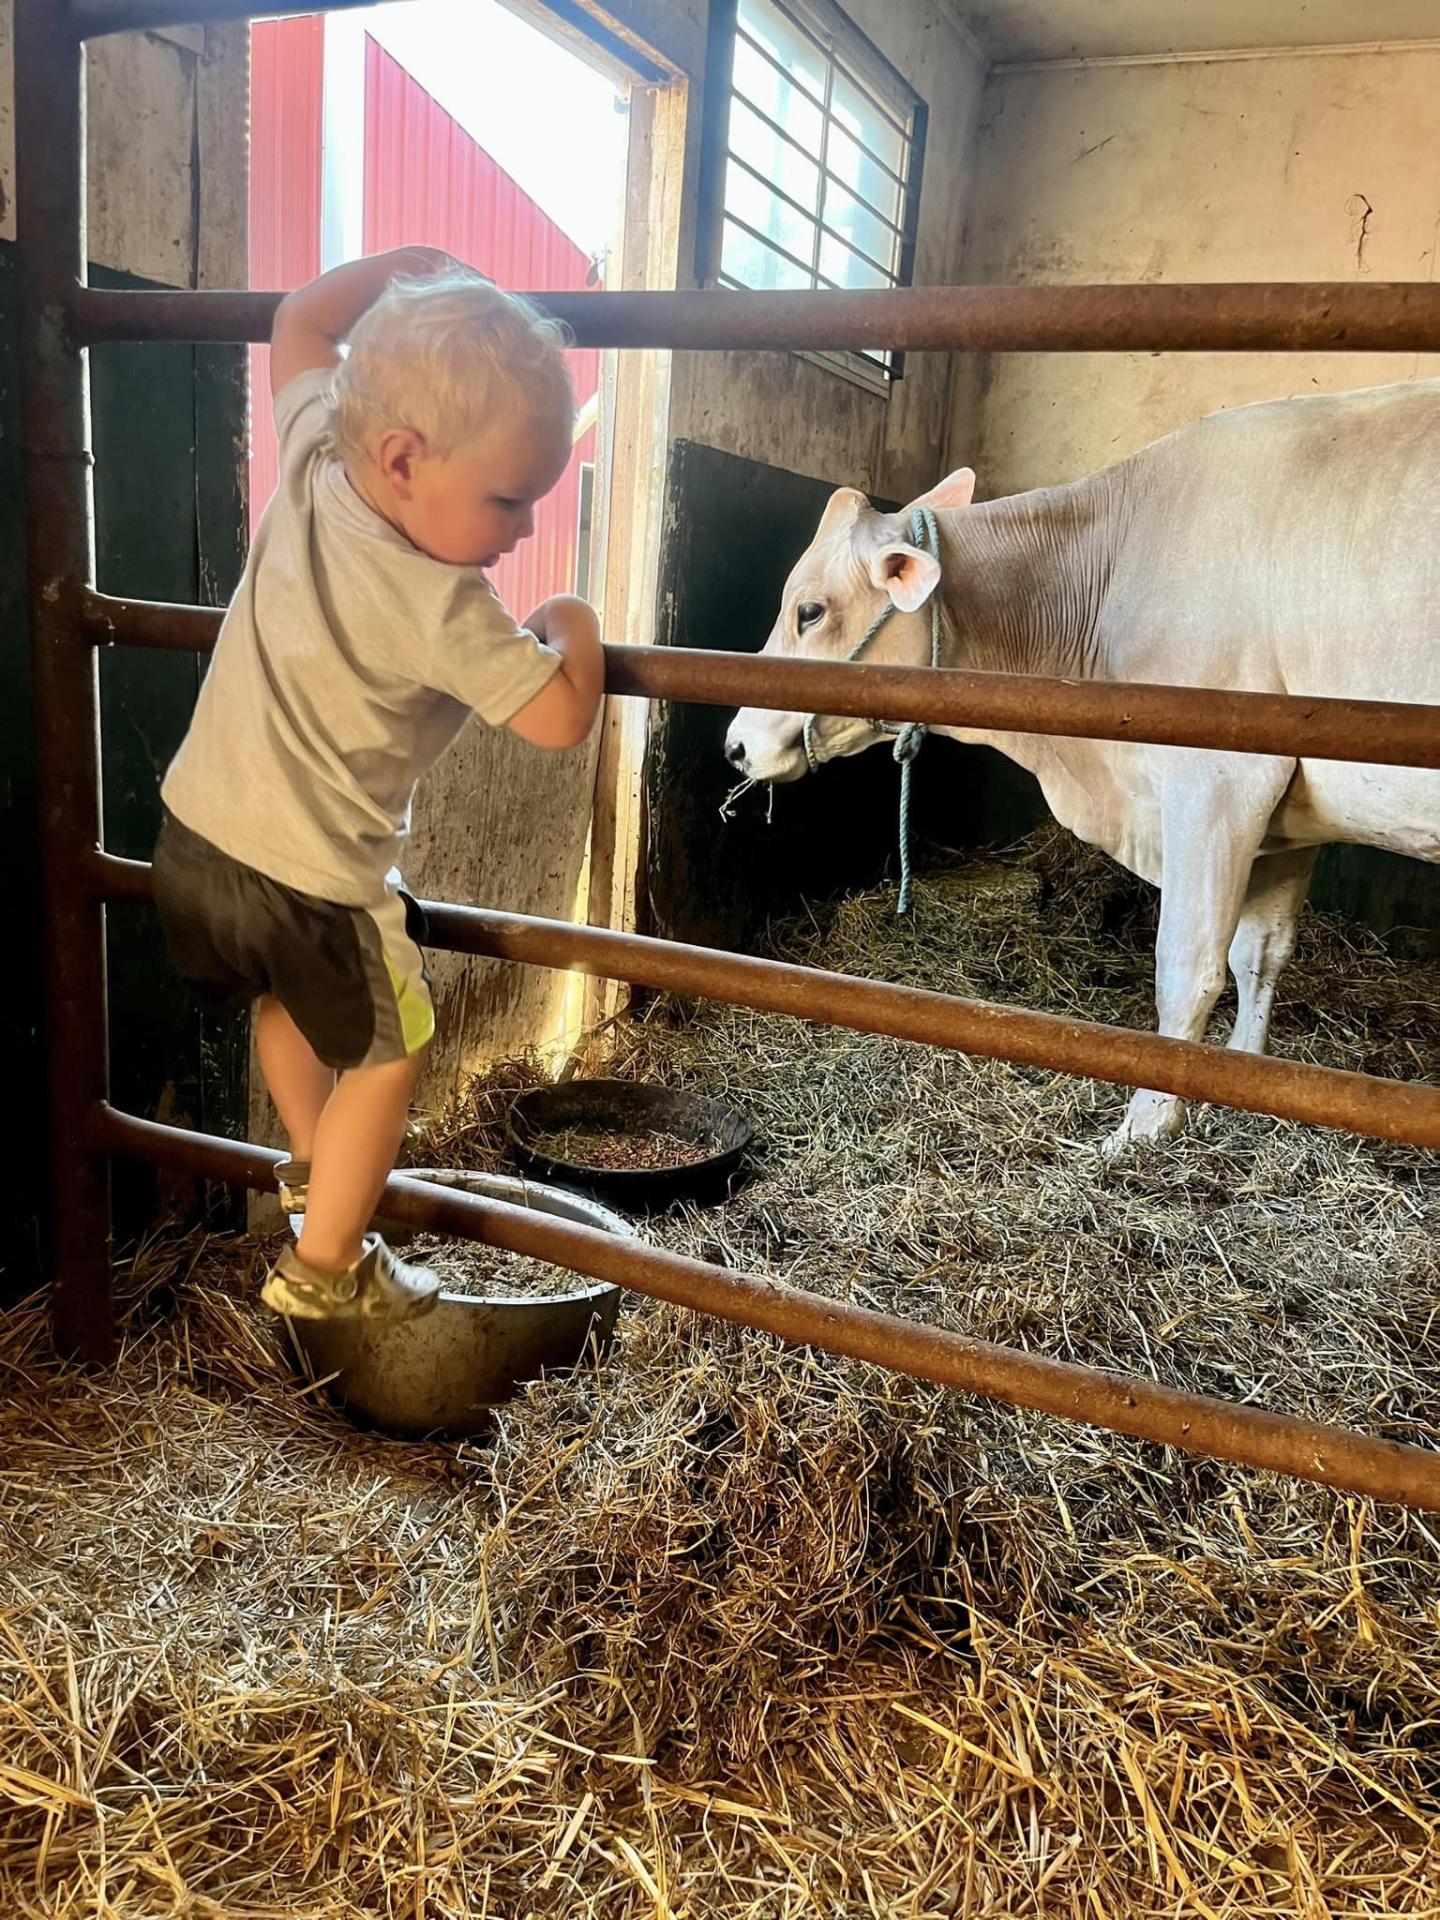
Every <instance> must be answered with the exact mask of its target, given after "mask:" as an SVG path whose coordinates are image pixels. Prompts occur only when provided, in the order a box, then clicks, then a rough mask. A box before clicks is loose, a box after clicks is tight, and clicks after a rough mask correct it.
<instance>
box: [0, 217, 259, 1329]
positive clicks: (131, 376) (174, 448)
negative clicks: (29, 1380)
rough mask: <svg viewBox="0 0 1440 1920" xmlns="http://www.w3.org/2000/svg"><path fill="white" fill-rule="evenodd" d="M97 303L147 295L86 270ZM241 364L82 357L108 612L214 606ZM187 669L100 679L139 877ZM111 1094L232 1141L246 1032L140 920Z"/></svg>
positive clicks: (117, 957)
mask: <svg viewBox="0 0 1440 1920" xmlns="http://www.w3.org/2000/svg"><path fill="white" fill-rule="evenodd" d="M92 277H93V279H94V281H95V282H96V284H100V285H106V286H139V285H146V284H153V283H148V282H142V281H138V280H135V279H133V278H130V277H128V276H125V275H119V274H114V273H107V272H106V271H104V270H103V269H100V268H95V269H93V270H92ZM15 304H16V303H15V259H14V250H13V248H10V247H0V344H3V348H4V353H3V358H0V369H3V371H0V686H3V693H4V698H3V701H0V762H3V767H4V776H3V786H0V803H3V809H4V820H3V825H4V830H5V835H6V841H7V844H8V845H9V846H10V848H11V849H12V868H11V871H12V874H13V875H14V876H15V880H16V884H17V888H18V898H17V900H16V903H15V906H16V911H17V917H18V918H19V919H20V922H21V924H22V925H23V927H24V929H25V934H24V938H23V940H22V941H21V942H20V943H19V946H20V973H21V979H20V982H19V993H18V995H17V998H16V1000H15V1003H14V1004H15V1005H16V1007H17V1008H18V1009H20V1010H21V1011H20V1015H19V1017H18V1018H17V1019H16V1021H15V1022H14V1027H13V1030H12V1033H11V1048H10V1052H11V1054H12V1059H11V1061H10V1063H9V1064H10V1072H9V1079H10V1085H11V1090H12V1097H11V1099H10V1101H9V1102H8V1103H7V1107H8V1111H9V1114H10V1117H11V1125H12V1127H13V1130H14V1135H15V1139H14V1142H13V1146H12V1151H11V1152H10V1153H9V1154H8V1155H7V1166H6V1172H5V1175H4V1177H3V1179H0V1290H3V1292H4V1293H5V1294H8V1295H13V1294H14V1293H16V1292H19V1291H23V1290H24V1289H25V1288H26V1287H27V1286H29V1285H30V1284H32V1283H33V1281H34V1279H35V1277H36V1274H37V1271H38V1270H39V1268H40V1265H41V1260H42V1249H41V1247H40V1244H39V1231H40V1229H39V1220H40V1218H41V1217H42V1198H43V1194H44V1192H45V1190H46V1185H47V1181H48V1172H47V1169H46V1166H45V1162H44V1151H43V1149H44V1137H45V1127H44V1104H43V1103H44V1091H43V1090H44V1074H43V1058H44V1055H43V1045H44V1039H43V1022H42V1015H41V1007H42V1003H43V980H42V977H41V971H40V961H39V934H40V927H39V905H38V872H37V867H36V852H35V830H36V813H35V792H34V734H33V724H34V716H33V711H32V708H31V704H30V672H29V659H28V652H27V635H26V631H25V619H24V604H23V582H24V563H23V521H22V518H21V514H22V505H23V502H22V493H21V487H20V473H19V434H18V395H17V393H16V391H15V381H14V373H13V370H14V366H15ZM243 378H244V357H243V353H241V352H240V351H238V350H235V349H231V348H192V347H187V346H143V347H142V346H106V347H101V348H98V349H96V351H95V352H94V353H93V354H92V356H91V406H92V415H93V435H94V446H95V517H96V553H97V575H98V580H99V584H100V586H101V587H102V588H103V589H105V590H107V591H109V592H112V593H125V594H134V595H138V596H142V597H144V598H147V599H161V600H185V601H195V600H205V601H208V602H210V603H212V604H216V603H220V602H223V601H224V600H225V599H226V598H227V597H228V596H229V594H230V592H231V591H233V588H234V583H235V581H236V579H237V578H238V575H239V568H240V565H241V562H242V559H243V539H244V532H243V528H244V516H243V503H242V497H241V489H240V449H241V446H242V444H243V443H242V435H243V429H244V385H243ZM199 673H200V664H199V662H198V661H197V659H196V658H195V657H194V656H192V655H186V654H159V653H156V654H146V653H138V652H117V653H114V654H108V655H105V656H103V657H102V659H101V662H100V683H101V719H102V740H103V752H104V804H105V823H106V825H105V832H106V844H107V845H108V846H109V847H110V849H111V850H112V851H113V852H116V853H121V854H127V855H132V856H135V857H137V858H148V857H149V854H150V850H151V847H152V846H153V844H154V838H155V830H156V827H157V824H158V820H159V797H158V787H159V780H160V776H161V775H162V774H163V772H164V769H165V766H166V765H167V763H168V761H169V758H170V755H171V754H172V753H173V752H174V750H175V748H176V746H177V745H178V744H179V741H180V738H181V736H182V734H183V732H184V729H185V726H186V723H187V721H188V719H189V715H190V712H191V710H192V708H193V706H194V701H195V692H196V688H197V686H198V684H199ZM109 955H110V999H111V1078H112V1087H113V1090H114V1095H115V1098H116V1099H117V1100H118V1101H119V1102H120V1103H122V1104H123V1105H125V1106H127V1107H129V1108H130V1109H131V1110H133V1111H136V1112H141V1113H150V1114H153V1113H162V1114H170V1115H173V1116H175V1117H177V1118H180V1119H183V1120H185V1121H188V1122H193V1123H195V1124H201V1125H205V1126H207V1127H210V1128H212V1129H213V1130H215V1131H219V1132H239V1131H240V1130H241V1128H242V1123H243V1119H244V1111H245V1100H244V1090H245V1064H246V1050H245V1033H244V1027H243V1023H241V1022H233V1021H232V1022H228V1023H215V1022H210V1021H206V1020H203V1019H202V1018H201V1016H200V1015H199V1013H198V1012H197V1011H196V1009H195V1008H194V1007H193V1006H192V1005H191V1004H190V1002H189V1001H188V999H187V997H186V996H185V994H184V992H183V990H182V988H181V987H180V984H179V982H178V980H176V979H175V977H174V975H173V973H172V972H171V970H170V967H169V964H168V962H167V960H166V958H165V953H164V948H163V943H162V942H161V940H160V937H159V931H158V928H157V927H156V925H155V922H154V919H153V916H152V915H151V914H150V913H149V911H148V910H146V909H142V908H138V907H116V908H113V909H112V910H111V911H110V914H109ZM115 1198H116V1222H117V1227H118V1229H119V1231H120V1233H121V1234H122V1236H127V1237H128V1236H130V1235H133V1234H134V1233H136V1232H138V1231H140V1230H142V1229H143V1228H144V1227H145V1226H146V1225H148V1224H149V1222H150V1220H151V1219H152V1218H153V1217H154V1215H155V1213H156V1210H157V1204H159V1203H161V1202H163V1203H164V1204H167V1205H168V1204H172V1203H174V1202H175V1201H176V1200H177V1199H178V1200H187V1199H192V1198H193V1196H191V1195H188V1194H184V1193H177V1192H176V1191H174V1190H167V1192H166V1193H165V1194H163V1195H160V1196H157V1193H156V1187H155V1182H154V1180H153V1178H151V1177H150V1176H149V1175H147V1174H143V1173H139V1172H133V1171H123V1170H122V1171H121V1172H120V1173H119V1174H118V1175H117V1182H116V1195H115Z"/></svg>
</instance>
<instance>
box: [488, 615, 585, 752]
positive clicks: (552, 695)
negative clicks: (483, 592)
mask: <svg viewBox="0 0 1440 1920" xmlns="http://www.w3.org/2000/svg"><path fill="white" fill-rule="evenodd" d="M525 625H526V626H527V627H528V628H529V629H530V631H531V633H533V634H534V635H535V636H536V637H537V638H538V639H540V640H543V641H544V642H545V645H546V646H547V647H549V648H550V649H551V651H552V652H553V653H558V654H559V656H560V671H559V672H558V673H557V674H555V675H554V676H553V677H552V678H551V679H550V680H548V681H547V682H546V684H545V685H544V686H543V687H542V688H541V689H540V691H539V693H537V694H536V695H535V698H534V699H533V700H529V701H527V702H526V704H525V705H524V706H523V707H521V709H520V711H519V712H518V713H517V714H516V715H515V716H514V718H513V719H512V720H511V721H510V726H511V729H512V730H513V731H514V732H515V733H518V734H519V735H520V737H521V739H522V740H529V741H530V742H531V743H532V744H533V745H534V746H537V747H578V746H579V745H580V743H581V742H582V741H583V740H586V739H588V738H589V735H590V729H591V727H592V726H593V725H594V724H595V715H596V713H597V712H598V711H599V708H600V702H601V701H602V700H603V699H604V697H605V650H604V648H603V647H602V646H601V644H600V622H599V621H598V620H597V619H596V617H595V609H594V608H593V607H591V606H587V605H586V603H585V602H584V601H583V600H577V599H576V598H575V597H574V595H573V594H568V593H561V594H557V595H556V596H555V598H554V599H553V600H547V601H546V602H545V603H544V605H543V606H539V607H537V608H536V609H535V611H534V613H532V614H531V616H530V618H529V619H528V620H527V621H526V622H525Z"/></svg>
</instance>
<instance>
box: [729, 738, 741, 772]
mask: <svg viewBox="0 0 1440 1920" xmlns="http://www.w3.org/2000/svg"><path fill="white" fill-rule="evenodd" d="M725 758H726V759H727V760H728V761H729V762H730V764H731V766H732V767H743V766H744V764H745V742H744V741H743V740H727V741H726V743H725Z"/></svg>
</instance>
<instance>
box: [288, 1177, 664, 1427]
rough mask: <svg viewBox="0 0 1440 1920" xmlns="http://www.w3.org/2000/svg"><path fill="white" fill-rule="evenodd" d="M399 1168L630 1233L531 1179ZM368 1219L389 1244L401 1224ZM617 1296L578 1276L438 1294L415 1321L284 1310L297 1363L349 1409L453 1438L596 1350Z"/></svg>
mask: <svg viewBox="0 0 1440 1920" xmlns="http://www.w3.org/2000/svg"><path fill="white" fill-rule="evenodd" d="M404 1171H405V1174H406V1176H407V1177H408V1178H409V1179H412V1180H433V1181H435V1182H436V1184H437V1185H439V1186H444V1187H458V1188H459V1189H460V1190H461V1191H462V1192H464V1193H473V1194H475V1195H477V1196H478V1197H479V1198H480V1199H482V1200H504V1201H506V1202H508V1204H509V1205H511V1206H513V1207H533V1208H534V1209H535V1210H536V1211H537V1212H539V1213H550V1214H554V1215H555V1216H556V1218H557V1219H560V1220H571V1221H574V1222H576V1223H577V1224H578V1225H580V1226H585V1227H599V1228H601V1229H602V1230H603V1231H605V1232H607V1233H616V1234H622V1235H625V1236H626V1237H627V1238H633V1237H634V1233H635V1229H634V1228H633V1227H632V1226H631V1225H630V1223H629V1221H628V1220H623V1219H622V1218H621V1217H620V1215H619V1214H618V1213H612V1212H611V1211H610V1209H609V1208H608V1207H602V1206H599V1205H598V1204H597V1203H596V1202H595V1201H593V1200H586V1199H583V1198H581V1197H580V1196H579V1195H578V1194H573V1193H561V1192H560V1191H559V1190H558V1189H557V1188H555V1187H546V1186H539V1185H537V1184H536V1183H535V1182H534V1181H533V1180H517V1179H515V1178H513V1177H512V1176H511V1175H509V1174H503V1173H467V1172H460V1171H450V1170H445V1169H436V1168H433V1167H406V1168H405V1169H404ZM376 1225H377V1227H378V1228H379V1229H380V1230H381V1231H382V1232H383V1233H384V1234H385V1236H386V1238H387V1239H390V1240H391V1241H392V1242H394V1243H395V1244H397V1245H398V1244H402V1243H403V1241H404V1238H405V1236H406V1234H407V1233H408V1232H409V1231H410V1230H409V1229H408V1228H406V1227H403V1226H400V1225H398V1224H397V1223H392V1222H387V1221H386V1220H385V1219H384V1218H383V1217H382V1218H381V1219H379V1220H377V1222H376ZM619 1306H620V1289H619V1288H618V1287H612V1286H609V1285H607V1284H605V1283H603V1282H596V1281H583V1282H582V1281H581V1280H580V1278H579V1276H578V1275H577V1276H576V1283H575V1291H574V1292H573V1293H565V1294H555V1295H547V1296H546V1297H545V1298H543V1299H528V1300H527V1299H524V1298H516V1297H510V1298H493V1299H486V1298H485V1297H484V1296H482V1295H470V1294H460V1293H444V1292H442V1293H441V1295H440V1299H439V1302H438V1303H437V1305H436V1306H435V1307H434V1309H433V1310H432V1311H431V1312H430V1313H427V1314H426V1315H425V1317H424V1318H423V1319H421V1320H410V1321H402V1322H401V1323H399V1324H398V1325H397V1324H393V1323H392V1324H388V1325H387V1324H386V1323H384V1322H380V1323H378V1324H372V1323H370V1322H368V1321H365V1320H292V1321H290V1322H289V1327H290V1337H291V1340H292V1341H293V1342H294V1344H295V1347H296V1349H297V1351H298V1352H299V1355H300V1358H301V1361H302V1364H303V1365H304V1366H305V1367H306V1369H307V1371H308V1372H309V1373H310V1374H311V1376H312V1377H313V1378H315V1379H326V1378H327V1377H328V1376H330V1375H332V1374H333V1375H334V1376H335V1377H334V1379H333V1380H331V1381H330V1383H329V1390H330V1392H331V1393H332V1394H333V1395H334V1396H335V1398H336V1399H337V1400H339V1402H340V1403H341V1404H342V1405H343V1406H344V1407H345V1408H346V1409H347V1410H348V1411H349V1412H351V1413H353V1414H357V1415H358V1416H359V1417H360V1418H361V1419H362V1420H365V1421H367V1422H369V1423H371V1424H372V1425H374V1426H377V1427H383V1428H385V1429H386V1430H387V1431H388V1432H390V1433H399V1434H407V1435H414V1434H425V1433H436V1434H452V1435H456V1436H463V1435H466V1434H475V1433H483V1432H484V1431H485V1429H486V1428H487V1427H488V1425H489V1423H490V1409H491V1408H492V1407H495V1406H499V1405H501V1404H503V1403H504V1402H505V1401H506V1400H509V1399H511V1398H512V1397H513V1396H514V1394H515V1392H516V1389H517V1388H518V1387H519V1386H521V1385H522V1384H523V1383H524V1382H525V1381H527V1380H534V1379H536V1378H538V1376H539V1375H540V1374H541V1373H552V1372H555V1371H556V1370H557V1369H561V1368H565V1367H572V1366H575V1365H576V1364H577V1363H578V1362H579V1361H580V1360H582V1359H583V1358H584V1357H585V1354H586V1352H587V1349H588V1350H589V1351H591V1352H594V1353H596V1354H603V1353H604V1352H605V1351H606V1349H607V1348H608V1347H609V1344H610V1339H611V1336H612V1334H613V1333H614V1330H615V1316H616V1313H617V1312H618V1310H619Z"/></svg>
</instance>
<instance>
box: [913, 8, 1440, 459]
mask: <svg viewBox="0 0 1440 1920" xmlns="http://www.w3.org/2000/svg"><path fill="white" fill-rule="evenodd" d="M1437 102H1440V45H1437V46H1436V47H1435V48H1433V49H1417V48H1414V47H1411V48H1409V49H1396V50H1395V51H1393V52H1384V51H1381V52H1365V53H1348V54H1334V55H1325V54H1293V53H1291V54H1284V55H1277V56H1267V57H1261V58H1233V57H1232V58H1228V59H1216V60H1206V61H1182V62H1132V63H1099V64H1091V65H1071V66H1063V65H1052V66H1049V67H1039V68H1032V69H1029V70H1025V69H1021V70H1012V71H1009V72H1006V71H1004V70H998V71H996V72H994V73H992V75H991V78H990V81H989V84H988V86H987V88H986V91H985V98H984V107H983V114H982V119H981V125H980V134H979V147H978V155H977V159H976V189H975V196H974V210H973V219H972V227H971V236H970V241H969V245H968V249H967V253H966V259H965V278H966V279H967V280H970V281H1013V282H1018V283H1020V284H1026V283H1029V282H1035V281H1072V282H1074V281H1118V280H1144V281H1150V280H1154V281H1158V280H1265V279H1273V280H1304V279H1334V280H1364V279H1375V280H1385V279H1394V280H1424V279H1428V278H1432V277H1433V276H1434V274H1435V271H1436V248H1437V241H1440V110H1437ZM1436 374H1440V360H1432V361H1430V362H1428V363H1426V362H1423V361H1421V360H1420V359H1419V358H1418V357H1417V356H1415V355H1368V354H1367V355H1355V354H1301V355H1278V354H1272V355H1263V354H1196V355H1184V354H1173V355H1168V356H1152V355H1144V354H1127V355H1100V354H1096V355H1078V356H1077V355H1061V354H1057V355H1050V356H1046V355H996V356H994V357H992V358H989V359H988V360H982V361H981V362H979V364H978V365H976V364H975V363H972V364H971V365H970V367H969V368H968V369H966V368H962V369H961V370H960V371H959V372H958V374H957V380H956V388H955V395H954V407H953V416H952V424H951V440H950V452H951V456H952V458H951V462H950V464H952V465H957V464H959V463H961V462H962V461H964V462H969V463H971V464H973V465H975V466H976V468H977V469H978V471H979V474H980V485H981V490H982V493H984V494H985V495H987V496H993V495H997V494H1003V493H1011V492H1015V491H1018V490H1020V489H1022V488H1025V487H1031V486H1040V485H1048V484H1051V483H1053V482H1056V481H1063V480H1068V479H1073V478H1075V477H1076V476H1077V475H1079V474H1082V473H1086V472H1089V471H1091V470H1092V469H1094V468H1097V467H1101V466H1106V465H1108V464H1110V463H1111V462H1112V461H1115V460H1117V459H1121V458H1123V457H1124V456H1126V455H1127V454H1129V453H1132V452H1133V451H1134V450H1135V449H1136V448H1137V447H1140V446H1143V445H1144V444H1145V443H1146V442H1147V441H1149V440H1152V439H1154V438H1156V437H1157V436H1158V435H1160V434H1162V433H1166V432H1168V431H1170V429H1171V428H1173V427H1176V426H1179V425H1182V424H1183V423H1184V422H1186V421H1189V420H1193V419H1197V418H1199V417H1200V416H1201V415H1203V414H1206V413H1211V412H1214V411H1216V410H1218V409H1220V408H1225V407H1233V406H1237V405H1240V404H1242V403H1243V402H1246V401H1250V400H1258V399H1272V398H1277V397H1279V396H1281V395H1287V394H1293V393H1310V392H1316V391H1335V390H1340V389H1344V388H1350V387H1363V386H1372V385H1378V384H1380V383H1382V382H1385V381H1392V380H1413V379H1417V378H1428V377H1434V376H1435V375H1436Z"/></svg>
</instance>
